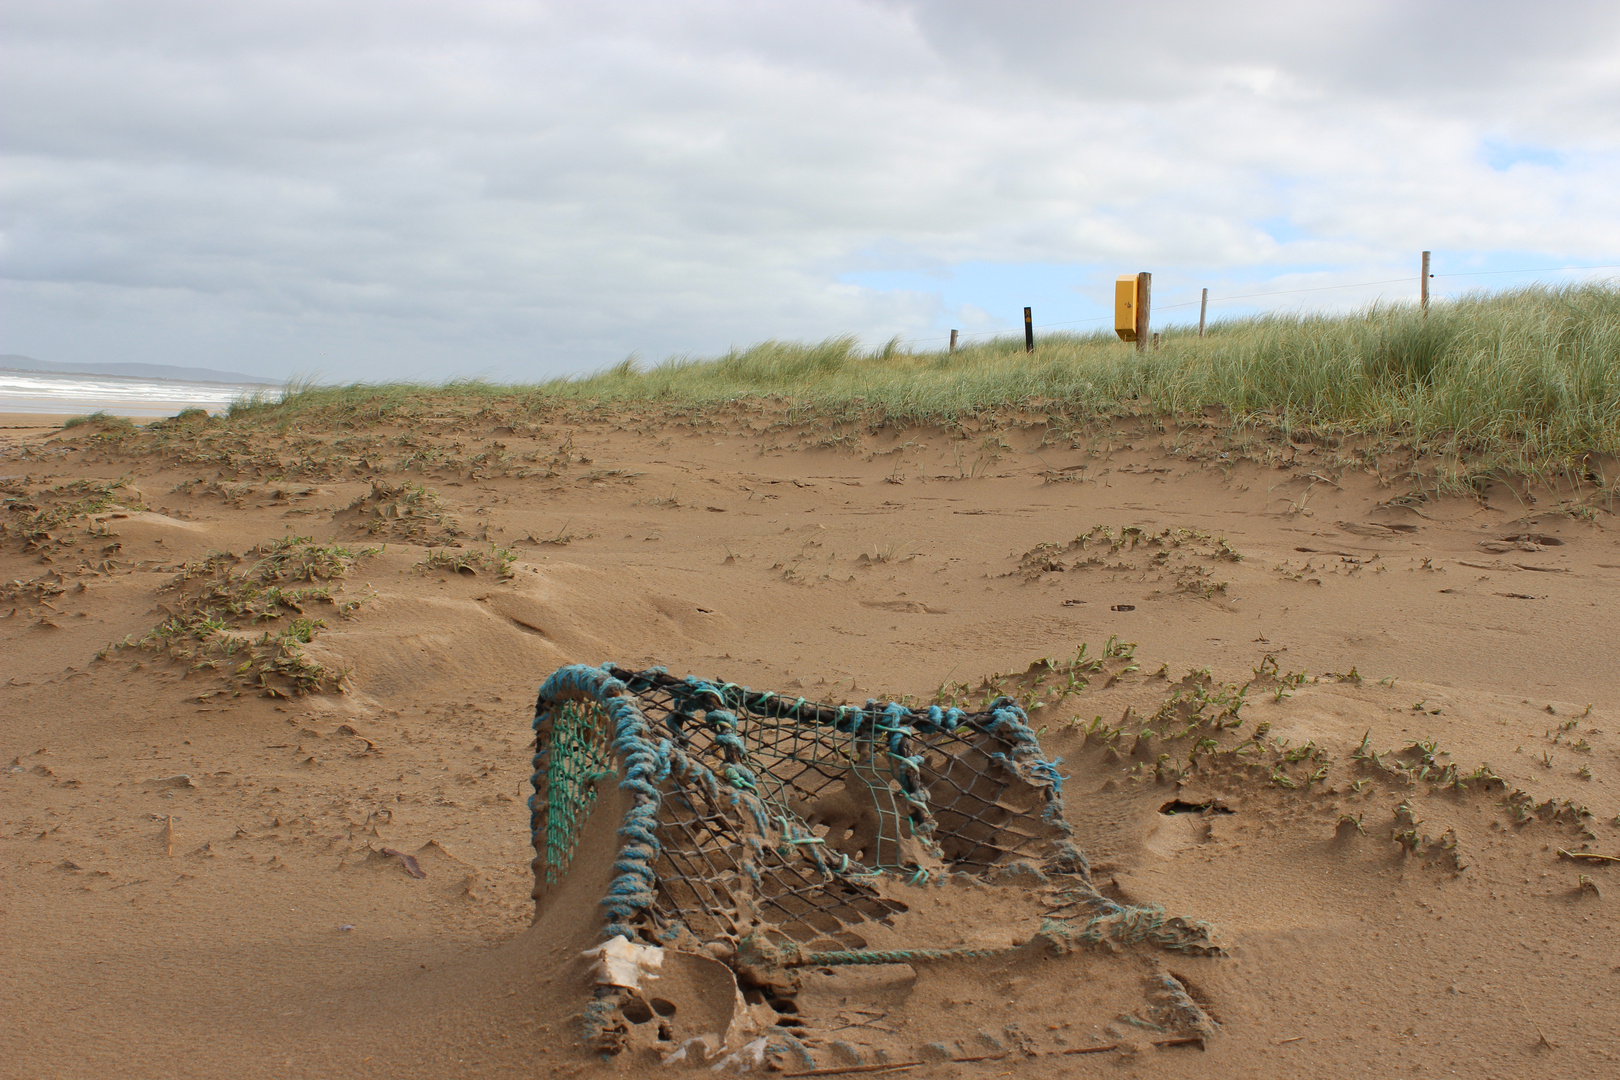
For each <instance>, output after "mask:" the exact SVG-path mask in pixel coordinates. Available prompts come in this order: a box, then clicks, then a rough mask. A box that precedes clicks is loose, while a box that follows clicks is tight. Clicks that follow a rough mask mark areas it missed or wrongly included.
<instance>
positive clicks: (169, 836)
mask: <svg viewBox="0 0 1620 1080" xmlns="http://www.w3.org/2000/svg"><path fill="white" fill-rule="evenodd" d="M163 854H165V855H169V856H172V855H173V854H174V815H173V814H166V815H164V818H163Z"/></svg>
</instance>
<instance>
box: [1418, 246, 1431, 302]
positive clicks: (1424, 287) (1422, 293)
mask: <svg viewBox="0 0 1620 1080" xmlns="http://www.w3.org/2000/svg"><path fill="white" fill-rule="evenodd" d="M1430 277H1431V275H1430V273H1429V253H1428V252H1427V251H1425V252H1424V253H1423V281H1422V284H1421V286H1420V288H1419V289H1418V296H1419V297H1420V298H1421V300H1422V303H1423V314H1425V315H1427V314H1428V313H1429V278H1430Z"/></svg>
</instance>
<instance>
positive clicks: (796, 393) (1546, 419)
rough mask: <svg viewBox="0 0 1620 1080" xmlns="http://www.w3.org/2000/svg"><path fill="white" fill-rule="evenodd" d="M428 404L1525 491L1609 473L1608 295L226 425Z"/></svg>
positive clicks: (1045, 344) (281, 408)
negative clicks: (1303, 447) (606, 410)
mask: <svg viewBox="0 0 1620 1080" xmlns="http://www.w3.org/2000/svg"><path fill="white" fill-rule="evenodd" d="M445 397H451V398H462V399H466V400H467V401H468V403H469V404H471V403H473V402H474V401H482V402H485V403H487V404H491V405H494V404H496V403H497V402H499V403H502V404H506V405H518V404H524V405H528V406H530V407H532V408H536V409H545V408H548V407H556V406H569V405H609V406H612V405H625V406H630V405H658V406H664V407H671V408H676V409H682V408H688V409H690V408H699V409H702V408H707V407H710V406H714V405H718V404H721V403H726V402H735V401H738V400H739V399H742V400H746V399H768V400H771V401H774V402H778V403H786V404H787V405H789V406H790V407H791V408H792V409H793V411H794V412H795V413H796V414H798V415H799V416H802V417H806V418H808V417H811V416H817V415H821V416H827V417H835V418H842V419H856V418H859V417H882V418H885V419H887V420H889V421H891V422H897V423H911V424H931V423H953V422H956V421H959V420H961V419H963V418H965V417H968V416H983V415H985V414H986V413H996V412H1004V411H1021V412H1029V411H1035V412H1042V413H1047V414H1052V415H1062V416H1066V417H1083V416H1085V415H1094V414H1111V413H1119V412H1122V411H1124V412H1142V413H1146V414H1151V415H1158V416H1164V417H1169V418H1174V417H1176V416H1187V415H1195V414H1200V413H1202V412H1204V410H1206V409H1209V408H1211V407H1219V408H1220V409H1222V410H1225V412H1226V414H1227V415H1228V416H1229V417H1230V418H1231V419H1232V420H1233V421H1234V422H1236V423H1240V424H1241V423H1258V424H1262V425H1268V426H1277V427H1281V428H1284V429H1288V430H1299V429H1309V430H1330V431H1336V432H1340V433H1343V434H1346V435H1351V436H1367V437H1372V438H1377V439H1379V440H1384V439H1394V440H1397V441H1399V442H1401V443H1404V444H1408V445H1411V446H1413V447H1416V448H1418V449H1421V450H1426V451H1430V452H1439V453H1444V454H1449V455H1455V456H1459V457H1462V458H1468V459H1472V460H1473V461H1474V462H1475V464H1476V466H1484V467H1488V468H1489V467H1508V468H1512V469H1514V470H1515V471H1521V470H1532V471H1538V472H1540V471H1545V470H1547V469H1549V468H1554V469H1556V468H1564V467H1570V466H1576V465H1579V463H1580V462H1581V461H1582V459H1583V458H1585V457H1587V456H1589V455H1592V454H1598V455H1606V456H1611V457H1612V456H1620V284H1616V283H1613V282H1610V283H1603V284H1587V285H1572V286H1563V287H1554V286H1531V287H1527V288H1522V289H1517V290H1513V291H1509V292H1502V293H1495V294H1489V295H1486V294H1477V295H1471V296H1466V297H1464V298H1462V299H1459V300H1455V301H1452V302H1447V303H1436V304H1434V305H1433V306H1432V307H1431V308H1430V310H1429V312H1428V314H1427V315H1424V314H1423V312H1422V311H1420V310H1419V309H1417V308H1416V307H1413V306H1374V307H1371V308H1368V309H1366V310H1365V311H1362V312H1360V313H1357V314H1352V315H1308V314H1287V315H1266V316H1259V317H1255V318H1247V319H1234V320H1230V321H1225V322H1219V323H1216V324H1214V325H1213V326H1212V327H1211V328H1210V330H1209V332H1208V334H1207V336H1206V337H1204V338H1202V339H1200V338H1198V337H1197V336H1196V334H1195V333H1193V332H1191V331H1189V330H1185V329H1170V330H1168V331H1166V332H1165V333H1164V336H1163V340H1162V344H1161V346H1160V347H1159V348H1158V349H1156V350H1151V351H1148V352H1142V353H1139V352H1137V351H1136V350H1135V348H1134V347H1133V346H1130V345H1126V344H1123V343H1121V342H1119V341H1117V340H1116V339H1115V338H1114V336H1113V335H1112V334H1111V333H1093V334H1089V335H1077V334H1061V335H1051V336H1046V337H1042V338H1040V339H1038V341H1037V347H1036V351H1035V353H1034V354H1033V355H1028V354H1026V353H1025V352H1024V349H1023V342H1022V341H1021V340H1018V339H1016V338H1000V339H996V340H993V341H989V342H985V343H981V344H977V345H970V346H968V347H966V348H963V349H960V350H958V351H957V352H956V353H955V354H954V355H951V354H947V353H945V352H942V351H934V352H909V351H904V350H902V349H900V348H899V347H898V346H897V345H895V344H892V343H891V344H890V345H888V346H885V347H883V348H882V349H878V350H869V349H862V348H860V347H859V346H858V345H857V343H856V342H855V340H854V339H853V338H848V337H844V338H832V339H829V340H827V341H823V342H820V343H819V344H794V343H787V342H779V341H766V342H762V343H760V344H758V345H753V346H751V347H749V348H746V349H734V350H733V351H731V352H729V353H727V354H725V355H724V356H720V357H716V358H713V359H692V358H686V357H681V358H675V359H672V360H669V361H667V362H665V363H663V364H659V365H656V366H653V367H650V368H641V367H640V366H638V365H637V364H636V363H635V362H633V361H628V360H627V361H625V362H623V363H621V364H619V365H617V366H615V367H613V368H610V369H608V370H606V371H603V372H600V373H597V374H595V375H591V376H587V377H583V378H574V379H559V380H554V381H551V382H546V383H541V384H537V385H529V386H521V385H498V384H492V383H484V382H453V383H448V384H445V385H443V386H422V385H404V384H381V385H353V386H344V387H318V386H312V385H303V386H294V387H292V388H291V389H290V391H289V393H288V394H287V396H286V397H285V398H284V399H283V400H281V401H280V402H264V401H259V402H244V403H241V404H239V405H238V406H236V407H235V408H233V410H232V416H233V417H240V418H242V419H247V418H248V416H253V417H255V418H260V419H266V420H269V419H290V418H292V417H293V416H295V415H297V414H301V413H304V412H306V411H307V410H312V409H313V410H324V409H329V408H335V409H337V410H339V411H341V412H343V413H345V414H348V415H350V416H356V417H357V418H358V416H360V415H364V414H370V415H374V416H378V417H380V416H382V415H385V414H387V413H389V412H391V411H394V410H395V409H399V408H408V407H409V404H410V403H411V402H412V401H413V400H417V401H420V400H423V399H425V398H435V399H439V400H443V399H444V398H445Z"/></svg>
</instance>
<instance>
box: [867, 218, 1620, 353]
mask: <svg viewBox="0 0 1620 1080" xmlns="http://www.w3.org/2000/svg"><path fill="white" fill-rule="evenodd" d="M1257 224H1259V225H1261V226H1262V227H1265V228H1267V229H1268V231H1270V229H1271V228H1272V227H1273V226H1274V224H1275V223H1273V222H1259V223H1257ZM1274 235H1275V234H1274ZM1431 263H1432V265H1431V267H1430V271H1431V273H1433V274H1434V275H1435V277H1434V278H1433V279H1432V280H1431V282H1430V291H1431V295H1432V296H1433V297H1434V298H1435V299H1439V300H1443V299H1446V298H1448V297H1455V296H1461V295H1463V294H1465V293H1469V292H1474V291H1492V292H1494V291H1498V290H1500V289H1504V288H1512V287H1514V286H1517V285H1524V284H1529V283H1532V282H1552V283H1557V282H1573V281H1582V280H1588V279H1599V278H1612V277H1615V276H1617V275H1620V268H1617V269H1609V270H1602V269H1591V270H1582V269H1562V268H1564V267H1595V266H1599V265H1600V264H1601V265H1607V264H1609V263H1613V264H1615V266H1616V267H1620V255H1617V256H1616V257H1613V258H1608V259H1604V258H1595V259H1580V258H1576V259H1571V258H1569V257H1568V256H1562V257H1561V256H1559V255H1556V254H1548V253H1545V252H1527V251H1440V250H1437V251H1434V252H1433V254H1432V257H1431ZM1152 269H1153V325H1154V327H1155V328H1166V329H1168V328H1171V327H1181V326H1190V325H1195V324H1196V323H1197V322H1198V306H1199V298H1200V297H1199V293H1200V290H1201V289H1203V288H1208V289H1209V291H1210V304H1209V318H1210V321H1211V322H1214V321H1217V320H1220V319H1232V318H1243V317H1247V316H1252V315H1260V314H1265V313H1268V312H1276V313H1301V312H1306V313H1308V312H1323V313H1344V312H1349V311H1355V310H1359V309H1362V308H1365V307H1367V306H1368V305H1369V304H1373V303H1379V304H1391V303H1397V304H1398V303H1416V302H1417V300H1418V295H1419V292H1418V289H1419V261H1418V253H1417V252H1415V251H1414V252H1400V253H1391V254H1390V257H1389V258H1388V259H1387V260H1381V261H1379V262H1378V263H1375V264H1371V265H1366V266H1353V267H1346V266H1344V265H1340V264H1327V263H1315V262H1311V263H1305V262H1300V263H1284V262H1275V263H1257V264H1252V265H1249V266H1242V267H1227V268H1219V269H1217V268H1212V267H1197V266H1192V267H1186V266H1181V267H1159V268H1152ZM1130 272H1132V270H1131V268H1130V267H1128V266H1119V267H1105V266H1100V265H1097V264H1085V263H1036V262H1032V263H993V262H968V263H962V264H959V265H956V266H938V267H933V268H930V269H926V270H859V271H851V272H848V273H845V274H841V275H839V278H838V280H839V281H841V282H843V283H845V284H848V285H854V286H857V287H859V288H864V289H870V290H873V291H874V292H878V293H904V294H909V295H910V296H912V297H917V296H922V297H927V298H930V300H931V303H929V302H925V303H924V304H923V305H922V307H923V310H929V309H931V310H932V311H933V312H934V314H933V315H932V318H931V322H930V323H929V325H928V326H927V327H926V329H921V330H912V331H909V332H906V333H902V334H901V335H900V336H901V338H902V339H903V340H906V341H908V342H912V343H914V345H915V346H916V347H918V348H931V347H936V346H941V347H942V346H943V345H944V343H945V342H946V340H948V337H949V333H950V330H951V329H952V328H953V327H954V328H956V329H959V330H961V331H963V333H964V335H965V336H966V339H967V340H972V339H973V338H975V337H982V336H988V335H991V334H997V333H1000V334H1017V333H1021V332H1022V330H1023V310H1024V307H1025V306H1026V305H1028V306H1029V307H1032V308H1033V309H1034V312H1033V314H1034V318H1035V326H1036V328H1037V330H1042V329H1045V330H1054V331H1074V332H1078V333H1086V332H1089V331H1094V330H1104V331H1106V330H1109V329H1111V328H1112V322H1111V318H1112V313H1113V288H1114V278H1115V277H1116V276H1117V275H1118V274H1121V273H1130ZM908 306H910V307H911V310H913V311H915V310H916V305H915V304H913V305H908Z"/></svg>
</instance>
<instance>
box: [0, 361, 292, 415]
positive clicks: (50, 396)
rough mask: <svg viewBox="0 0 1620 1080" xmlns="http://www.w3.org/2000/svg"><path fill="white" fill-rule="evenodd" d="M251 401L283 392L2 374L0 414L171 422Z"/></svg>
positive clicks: (252, 387)
mask: <svg viewBox="0 0 1620 1080" xmlns="http://www.w3.org/2000/svg"><path fill="white" fill-rule="evenodd" d="M255 395H259V396H262V397H266V398H269V399H271V400H274V399H276V398H279V397H280V396H281V390H280V389H279V388H277V387H269V386H262V385H257V386H255V385H242V386H234V385H231V384H228V383H203V382H181V381H179V380H175V379H128V378H121V377H119V376H113V375H64V374H58V373H51V374H46V373H44V372H32V371H0V412H23V413H86V412H96V411H98V410H102V409H105V410H106V411H107V412H110V413H117V414H119V415H123V416H172V415H173V414H175V413H177V412H179V411H180V410H181V409H190V408H197V409H207V410H208V411H209V412H214V413H217V412H224V411H225V410H226V409H227V408H229V407H230V405H231V403H232V402H235V401H242V400H245V399H247V398H249V397H253V396H255Z"/></svg>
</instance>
